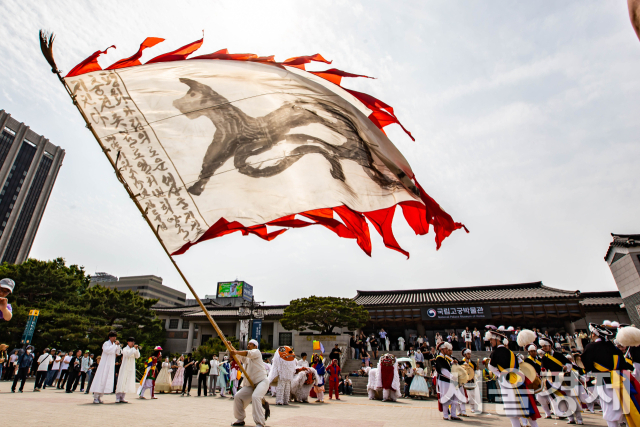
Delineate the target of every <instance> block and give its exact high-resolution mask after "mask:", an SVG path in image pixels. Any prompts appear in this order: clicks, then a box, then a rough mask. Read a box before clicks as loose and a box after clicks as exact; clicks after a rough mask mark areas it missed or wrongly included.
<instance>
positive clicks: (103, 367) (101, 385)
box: [89, 340, 120, 394]
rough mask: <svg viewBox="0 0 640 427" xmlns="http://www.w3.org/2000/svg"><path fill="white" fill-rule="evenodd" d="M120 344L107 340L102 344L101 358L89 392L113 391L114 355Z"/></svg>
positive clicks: (118, 352) (103, 392)
mask: <svg viewBox="0 0 640 427" xmlns="http://www.w3.org/2000/svg"><path fill="white" fill-rule="evenodd" d="M118 354H120V346H119V345H118V344H115V343H112V342H111V341H109V340H107V341H106V342H105V343H104V344H102V358H101V359H100V364H99V365H98V369H96V373H95V374H94V377H93V382H92V383H91V390H89V392H90V393H101V394H105V393H113V377H114V376H115V371H116V355H118Z"/></svg>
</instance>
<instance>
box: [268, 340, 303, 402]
mask: <svg viewBox="0 0 640 427" xmlns="http://www.w3.org/2000/svg"><path fill="white" fill-rule="evenodd" d="M295 372H296V360H295V354H294V353H293V350H291V348H290V347H287V346H281V347H278V350H277V351H276V352H275V353H274V355H273V362H272V363H271V370H270V371H269V377H268V380H269V384H271V383H272V382H273V381H275V380H276V379H277V380H278V386H277V387H276V405H288V404H289V398H290V396H291V380H292V379H293V375H294V374H295Z"/></svg>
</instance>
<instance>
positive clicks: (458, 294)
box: [156, 282, 629, 352]
mask: <svg viewBox="0 0 640 427" xmlns="http://www.w3.org/2000/svg"><path fill="white" fill-rule="evenodd" d="M354 300H355V301H356V302H357V303H358V304H360V305H362V306H364V307H365V308H366V309H367V310H368V311H369V314H370V316H371V318H370V320H369V322H368V323H367V325H366V326H365V327H364V328H363V330H364V331H365V332H366V333H371V332H373V331H378V330H380V329H381V328H384V329H385V330H386V331H387V332H388V333H389V336H390V337H391V341H392V343H394V342H396V340H397V338H398V337H400V336H402V337H404V338H405V340H409V338H410V337H411V335H414V336H415V335H416V334H419V335H427V337H428V338H429V339H430V342H432V343H433V342H434V341H433V338H434V336H435V333H436V332H440V333H443V332H444V331H450V330H456V331H457V332H458V333H459V332H460V331H462V330H463V329H464V328H465V327H467V326H469V327H470V328H471V329H473V328H474V327H477V328H478V329H480V330H484V326H485V325H487V324H493V325H496V326H499V325H505V326H514V327H526V328H534V327H535V328H541V329H547V330H549V332H551V333H555V332H556V331H562V332H574V331H575V330H578V329H586V328H587V323H588V322H602V321H603V320H605V319H608V320H611V321H613V320H617V321H619V322H621V323H629V317H628V315H627V313H626V310H625V309H624V305H623V301H622V298H621V297H620V293H619V292H617V291H613V292H580V291H577V290H576V291H569V290H563V289H557V288H551V287H548V286H544V285H543V284H542V282H533V283H519V284H511V285H492V286H474V287H464V288H434V289H413V290H387V291H358V292H357V294H356V296H355V297H354ZM203 301H204V303H205V306H206V307H207V310H208V311H209V313H210V314H211V316H212V317H213V318H214V319H216V321H217V322H218V324H219V325H220V328H221V329H222V331H223V333H224V334H225V335H226V336H228V337H231V336H234V337H236V338H240V336H241V328H242V327H243V326H242V322H247V320H248V319H249V317H250V316H249V314H248V312H247V309H246V308H243V307H232V306H226V305H220V304H218V303H217V302H216V301H215V300H213V299H205V300H203ZM285 308H286V305H272V306H262V307H260V310H261V313H258V316H259V317H260V318H261V320H262V338H263V339H264V340H265V341H266V342H267V344H268V345H269V346H271V347H277V346H278V345H294V347H298V348H299V347H300V345H301V343H302V342H306V341H309V340H311V339H312V338H311V335H309V334H310V332H306V333H305V332H297V331H289V330H286V329H285V328H284V327H283V326H282V324H281V323H280V319H281V318H282V315H283V313H284V309H285ZM156 312H157V314H158V316H159V317H160V318H161V319H164V320H165V329H166V333H167V342H166V347H167V350H168V351H170V352H185V351H189V349H192V348H194V347H197V346H198V345H200V344H201V343H203V342H206V341H207V340H208V339H209V338H210V337H212V336H215V332H214V331H213V328H212V327H211V325H209V322H208V320H207V318H206V316H205V315H204V313H203V312H202V310H201V309H200V307H199V306H198V305H196V304H195V301H193V302H191V303H188V304H185V305H183V306H177V307H171V308H158V309H157V311H156ZM334 332H335V336H330V337H326V338H323V339H324V340H325V342H328V343H329V344H330V343H331V342H332V341H336V342H344V341H346V340H348V338H347V337H346V334H348V333H351V332H353V331H347V330H335V331H334Z"/></svg>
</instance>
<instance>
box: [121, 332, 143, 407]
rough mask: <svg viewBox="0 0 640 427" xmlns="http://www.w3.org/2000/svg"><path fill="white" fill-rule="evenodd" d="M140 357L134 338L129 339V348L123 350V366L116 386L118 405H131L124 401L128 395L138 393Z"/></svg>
mask: <svg viewBox="0 0 640 427" xmlns="http://www.w3.org/2000/svg"><path fill="white" fill-rule="evenodd" d="M139 357H140V350H139V349H138V345H137V344H136V340H135V338H133V337H130V338H128V339H127V346H126V347H125V348H123V349H122V365H120V373H119V374H118V384H117V385H116V403H129V402H127V401H126V400H124V396H125V394H126V393H135V392H136V384H137V383H136V359H138V358H139Z"/></svg>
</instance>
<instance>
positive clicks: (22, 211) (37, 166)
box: [0, 110, 65, 264]
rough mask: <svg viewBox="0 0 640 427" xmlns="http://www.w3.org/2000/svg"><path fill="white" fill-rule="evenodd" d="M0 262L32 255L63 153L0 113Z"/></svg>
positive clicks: (14, 260)
mask: <svg viewBox="0 0 640 427" xmlns="http://www.w3.org/2000/svg"><path fill="white" fill-rule="evenodd" d="M0 130H1V133H0V185H2V189H1V190H0V262H8V263H10V264H20V263H22V262H24V261H25V260H26V259H27V257H28V256H29V251H30V250H31V245H32V244H33V239H34V238H35V236H36V232H37V231H38V227H39V226H40V220H41V219H42V215H43V214H44V209H45V207H46V206H47V202H48V201H49V195H50V194H51V189H52V188H53V184H54V183H55V182H56V178H57V176H58V171H59V170H60V166H61V165H62V159H64V154H65V153H64V150H63V149H62V148H60V147H57V146H55V145H53V144H52V143H51V142H49V140H48V139H46V138H45V137H44V136H42V135H38V134H37V133H35V132H33V131H32V130H31V129H29V126H27V125H25V124H24V123H20V122H19V121H17V120H16V119H14V118H13V117H11V115H10V114H8V113H7V112H5V111H4V110H0Z"/></svg>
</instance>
